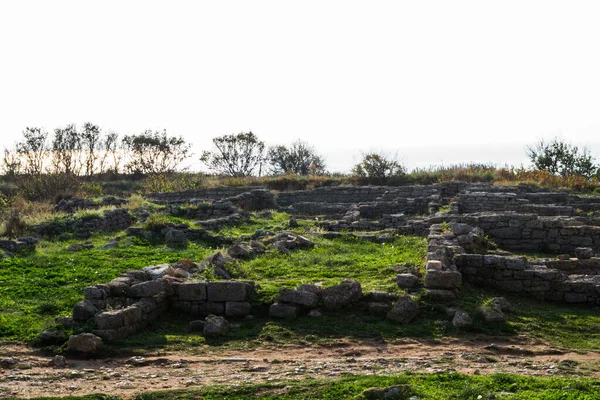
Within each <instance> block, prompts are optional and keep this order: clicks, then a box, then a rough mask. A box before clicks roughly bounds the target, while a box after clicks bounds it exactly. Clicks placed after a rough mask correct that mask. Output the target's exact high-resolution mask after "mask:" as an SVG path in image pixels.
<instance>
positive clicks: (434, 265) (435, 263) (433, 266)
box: [425, 260, 444, 271]
mask: <svg viewBox="0 0 600 400" xmlns="http://www.w3.org/2000/svg"><path fill="white" fill-rule="evenodd" d="M442 268H444V266H443V264H442V262H441V261H439V260H429V261H427V266H426V267H425V269H426V270H427V271H441V270H442Z"/></svg>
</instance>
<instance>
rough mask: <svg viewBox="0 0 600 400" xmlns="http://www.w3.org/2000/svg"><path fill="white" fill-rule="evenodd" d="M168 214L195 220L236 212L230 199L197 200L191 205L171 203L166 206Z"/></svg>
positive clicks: (224, 215)
mask: <svg viewBox="0 0 600 400" xmlns="http://www.w3.org/2000/svg"><path fill="white" fill-rule="evenodd" d="M168 210H169V214H171V215H172V216H174V217H182V218H189V219H197V220H206V219H212V218H221V217H226V216H228V215H231V214H235V213H237V212H238V209H237V208H235V207H234V206H233V204H232V203H231V202H230V201H219V202H215V203H207V202H198V203H197V204H195V205H192V206H182V205H179V204H171V205H170V206H169V207H168Z"/></svg>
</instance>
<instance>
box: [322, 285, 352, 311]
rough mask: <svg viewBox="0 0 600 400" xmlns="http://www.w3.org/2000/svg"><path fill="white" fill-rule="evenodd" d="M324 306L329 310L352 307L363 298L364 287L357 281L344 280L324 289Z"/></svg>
mask: <svg viewBox="0 0 600 400" xmlns="http://www.w3.org/2000/svg"><path fill="white" fill-rule="evenodd" d="M322 298H323V306H324V307H325V308H326V309H327V310H339V309H341V308H346V307H350V306H352V305H354V304H356V303H358V302H359V301H360V299H361V298H362V288H361V286H360V283H358V282H356V281H344V282H342V283H340V284H339V285H334V286H330V287H328V288H325V289H323V291H322Z"/></svg>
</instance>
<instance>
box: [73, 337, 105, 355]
mask: <svg viewBox="0 0 600 400" xmlns="http://www.w3.org/2000/svg"><path fill="white" fill-rule="evenodd" d="M101 348H102V339H100V338H99V337H98V336H96V335H94V334H92V333H81V334H79V335H71V336H69V342H68V343H67V349H68V350H69V351H75V352H79V353H97V352H98V351H100V349H101Z"/></svg>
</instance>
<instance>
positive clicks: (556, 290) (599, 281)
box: [455, 254, 600, 304]
mask: <svg viewBox="0 0 600 400" xmlns="http://www.w3.org/2000/svg"><path fill="white" fill-rule="evenodd" d="M585 261H587V260H577V261H576V262H575V261H573V262H572V263H573V264H579V265H581V263H582V262H583V264H587V265H588V266H591V265H596V266H598V264H600V259H594V260H590V262H589V263H586V262H585ZM455 262H456V265H457V267H458V269H459V271H460V272H461V273H462V275H463V278H464V279H465V280H466V281H469V282H473V283H475V284H481V285H485V286H489V287H495V288H498V289H502V290H506V291H509V292H513V293H518V294H522V295H526V296H528V297H534V298H537V299H540V300H552V301H559V302H566V303H592V304H600V276H598V275H597V270H596V274H595V275H580V274H571V275H567V274H566V273H565V272H563V271H560V270H558V269H555V268H552V267H554V266H556V265H557V264H556V263H553V262H550V263H548V264H547V265H531V264H529V263H528V261H527V259H526V258H525V257H506V256H498V255H478V254H460V255H458V256H456V257H455Z"/></svg>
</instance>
